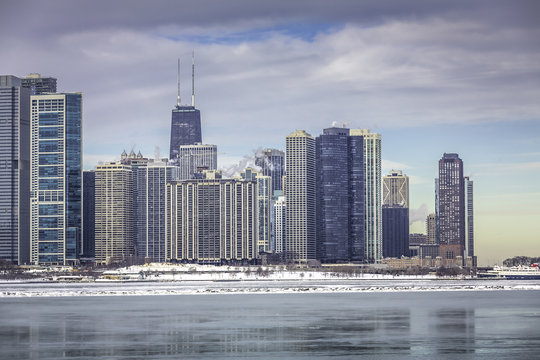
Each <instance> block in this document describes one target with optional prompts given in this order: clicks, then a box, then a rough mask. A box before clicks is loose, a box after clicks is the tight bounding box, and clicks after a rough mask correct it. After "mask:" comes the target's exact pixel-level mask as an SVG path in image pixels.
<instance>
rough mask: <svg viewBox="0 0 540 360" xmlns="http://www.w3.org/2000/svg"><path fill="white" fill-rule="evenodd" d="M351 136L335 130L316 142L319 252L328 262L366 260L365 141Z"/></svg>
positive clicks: (348, 132)
mask: <svg viewBox="0 0 540 360" xmlns="http://www.w3.org/2000/svg"><path fill="white" fill-rule="evenodd" d="M349 134H350V130H349V129H346V128H337V127H334V128H329V129H324V130H323V134H322V135H320V136H319V137H317V140H316V160H317V250H318V251H317V252H318V258H319V259H320V260H321V261H324V262H335V261H349V260H363V259H364V249H365V246H364V245H365V244H364V241H365V233H364V223H365V220H364V214H365V211H364V210H365V208H364V207H365V202H364V198H365V188H364V184H365V182H364V161H363V160H364V148H363V137H362V136H350V135H349Z"/></svg>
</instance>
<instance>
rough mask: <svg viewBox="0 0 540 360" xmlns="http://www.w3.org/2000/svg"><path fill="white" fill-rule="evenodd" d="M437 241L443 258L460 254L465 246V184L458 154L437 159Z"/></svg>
mask: <svg viewBox="0 0 540 360" xmlns="http://www.w3.org/2000/svg"><path fill="white" fill-rule="evenodd" d="M438 190H439V196H438V206H439V211H438V216H439V221H438V224H439V243H440V245H441V256H442V257H443V258H446V259H450V258H454V257H456V256H463V250H464V249H465V184H464V179H463V162H462V161H461V159H460V158H459V156H458V154H446V153H445V154H444V155H443V157H442V159H441V160H439V186H438Z"/></svg>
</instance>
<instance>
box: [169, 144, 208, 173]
mask: <svg viewBox="0 0 540 360" xmlns="http://www.w3.org/2000/svg"><path fill="white" fill-rule="evenodd" d="M176 164H178V167H179V168H180V170H179V171H180V173H179V175H178V176H179V179H181V180H187V179H193V178H194V177H195V174H196V173H198V172H199V173H200V172H201V171H202V170H203V169H204V170H216V169H217V146H216V145H209V144H200V143H198V144H193V145H181V146H180V148H179V151H178V158H177V161H176Z"/></svg>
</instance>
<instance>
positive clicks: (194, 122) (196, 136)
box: [169, 60, 202, 163]
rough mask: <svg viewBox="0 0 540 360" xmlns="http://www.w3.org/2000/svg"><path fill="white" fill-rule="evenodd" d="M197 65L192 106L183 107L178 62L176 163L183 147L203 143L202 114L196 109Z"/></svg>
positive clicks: (173, 130)
mask: <svg viewBox="0 0 540 360" xmlns="http://www.w3.org/2000/svg"><path fill="white" fill-rule="evenodd" d="M194 79H195V63H194V62H193V64H192V74H191V81H192V82H191V90H192V91H191V106H189V105H181V99H180V60H178V96H177V102H176V107H175V108H174V109H173V110H172V119H171V144H170V157H169V158H170V159H171V161H172V162H174V163H176V162H177V161H178V160H177V158H178V155H179V151H180V146H182V145H194V144H197V143H202V132H201V112H200V110H199V109H196V108H195V80H194Z"/></svg>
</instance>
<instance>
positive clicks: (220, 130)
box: [0, 1, 540, 264]
mask: <svg viewBox="0 0 540 360" xmlns="http://www.w3.org/2000/svg"><path fill="white" fill-rule="evenodd" d="M233 3H235V4H237V7H231V8H237V9H238V8H239V9H242V11H236V13H234V14H233V11H232V10H230V9H227V7H226V6H225V5H218V6H216V10H215V12H211V13H210V14H205V18H202V16H199V17H197V16H194V15H193V14H196V13H197V11H196V10H197V5H193V6H192V10H193V13H192V12H191V11H189V10H188V11H186V14H187V15H182V14H178V13H177V12H175V15H174V16H175V17H171V16H170V15H168V13H173V12H170V11H166V10H165V7H162V8H159V6H157V7H156V8H155V9H154V8H152V9H151V10H152V11H149V9H148V8H147V7H149V6H151V5H144V6H143V5H141V10H140V11H141V13H143V11H146V14H147V16H146V17H145V20H140V14H141V13H134V14H135V15H138V17H131V16H129V15H127V16H126V17H125V18H118V17H116V16H115V15H114V11H111V15H110V17H105V18H103V17H100V16H98V15H97V14H98V13H100V10H101V9H102V6H103V4H100V3H99V2H98V3H96V4H79V5H74V4H73V5H70V6H68V8H67V9H64V11H65V12H66V11H67V12H68V13H70V14H72V15H73V20H72V19H71V18H70V19H65V17H64V16H62V20H61V21H60V20H59V18H56V21H55V19H54V17H55V16H57V15H56V12H55V9H58V8H59V6H60V5H62V6H64V5H65V3H63V2H54V1H53V2H48V3H47V4H31V3H29V2H20V3H19V2H18V3H13V4H9V5H6V6H4V8H5V10H6V13H7V14H8V15H10V16H7V18H6V21H5V22H3V23H2V25H0V26H1V28H2V30H4V31H2V34H4V35H0V39H1V40H2V43H5V44H6V46H8V47H11V46H13V48H15V49H17V51H13V52H8V53H6V54H3V63H2V73H3V74H13V75H16V76H18V77H24V76H26V75H28V74H30V73H34V72H38V73H41V74H42V75H43V76H50V77H54V78H56V79H58V91H60V92H74V91H77V92H78V91H81V92H83V93H84V99H85V107H84V115H83V116H84V119H85V121H84V125H83V126H84V129H83V134H84V154H85V159H84V167H85V169H92V168H94V167H95V165H96V164H97V163H98V161H103V162H105V161H113V160H117V159H118V154H119V153H120V152H121V151H122V149H124V148H128V149H129V147H136V148H137V149H139V148H140V149H141V150H142V152H143V153H144V154H145V155H146V156H148V155H149V154H151V153H153V151H154V147H155V146H159V147H161V153H162V154H167V153H168V151H167V150H168V149H167V144H168V143H169V138H168V137H169V134H170V121H171V113H170V111H171V109H172V108H173V107H174V105H175V103H176V99H175V98H176V86H177V84H176V61H177V60H176V59H177V58H178V57H181V59H185V60H183V63H182V65H184V68H183V69H182V74H189V68H188V67H187V65H186V64H189V65H190V66H191V64H190V61H189V59H190V57H191V53H192V50H193V49H195V52H196V62H197V69H198V70H197V75H196V76H197V89H198V91H197V93H198V100H197V103H198V104H197V108H198V109H201V112H202V115H201V119H202V128H203V132H204V134H205V138H204V142H205V143H210V144H216V145H218V147H219V150H220V152H221V153H220V154H219V162H220V166H221V167H227V166H229V165H232V164H235V163H236V162H237V161H239V160H241V159H242V158H243V156H244V155H246V154H247V155H250V156H251V155H252V154H253V151H252V150H253V149H257V148H276V149H281V150H284V148H285V146H284V145H285V136H286V135H287V134H289V133H290V132H292V131H294V130H295V129H305V130H306V131H307V132H309V133H311V134H312V135H313V136H318V135H319V134H320V133H321V131H322V129H324V128H327V127H329V126H330V125H331V123H332V122H334V121H335V122H337V123H347V125H348V127H349V128H369V129H371V130H372V131H373V132H376V133H380V134H381V135H382V142H383V145H382V157H383V170H382V171H383V173H386V172H387V171H389V170H391V169H399V170H403V171H404V172H406V173H407V174H408V175H409V176H410V210H411V214H410V216H411V221H414V222H413V224H412V226H411V232H425V225H424V221H425V218H426V216H427V214H428V213H431V212H434V195H433V193H434V186H433V178H434V177H436V175H437V161H438V159H439V158H440V156H441V155H442V154H443V153H445V152H447V153H458V154H459V155H460V157H461V158H462V159H463V160H464V162H465V166H464V175H465V176H470V178H471V180H473V181H474V182H475V227H476V228H475V252H476V253H477V254H478V256H479V264H488V263H491V264H492V263H494V262H496V261H499V262H500V261H502V259H503V258H505V257H509V256H513V255H531V256H534V255H535V254H534V251H535V250H536V249H537V246H538V245H537V244H538V234H539V233H540V228H539V226H540V225H538V223H537V221H535V220H536V219H537V218H538V216H539V215H540V210H539V208H538V206H537V203H538V200H539V199H540V193H539V192H538V190H537V185H536V184H535V182H534V179H536V178H537V176H538V174H539V173H540V162H539V161H538V158H539V157H540V153H539V152H538V146H539V144H540V137H539V136H538V134H539V133H540V123H539V121H538V119H539V118H540V105H539V104H538V102H537V100H536V99H538V97H539V95H540V94H539V87H538V85H537V84H535V83H534V81H532V80H531V79H534V78H535V77H537V74H538V72H539V71H540V65H539V64H538V62H537V57H538V54H539V43H538V40H537V39H538V38H539V37H538V34H539V28H538V23H537V22H535V21H533V20H534V19H535V18H534V17H533V15H534V14H536V15H537V14H538V5H536V4H535V3H533V2H527V1H520V2H514V3H512V4H508V3H502V2H497V1H495V2H489V3H486V2H482V1H480V2H476V3H475V4H469V3H467V2H454V3H452V4H430V5H426V4H425V3H424V2H414V1H413V2H411V3H408V4H407V5H406V6H405V5H400V4H398V3H392V4H393V6H384V7H383V6H382V5H380V6H379V5H375V4H374V3H364V4H361V5H358V4H356V5H355V6H353V5H350V4H349V5H348V4H346V3H344V2H339V1H338V2H336V3H335V4H333V5H332V7H330V6H329V5H325V3H323V2H320V3H319V2H316V3H317V4H318V5H319V6H318V7H317V6H311V7H309V9H306V7H307V6H308V5H306V4H307V3H303V2H298V3H297V4H296V5H289V6H287V5H284V3H278V4H276V6H275V10H272V9H265V10H266V12H265V11H263V10H262V9H258V8H256V7H254V6H250V5H249V4H247V3H244V2H233ZM312 3H313V2H312ZM312 3H310V4H312ZM162 4H164V3H162ZM414 4H417V5H418V6H416V7H415V6H414ZM420 5H422V6H420ZM29 6H32V8H33V9H32V11H29V10H28V9H27V7H29ZM108 6H109V7H110V6H112V7H113V8H115V7H116V6H118V7H120V6H123V5H122V4H121V2H119V3H118V4H113V5H108ZM81 7H82V8H83V9H81ZM485 7H489V9H490V11H489V12H485V11H484V10H485ZM409 8H410V9H413V10H409ZM76 10H78V11H76ZM83 10H84V11H83ZM305 10H307V11H305ZM58 13H60V12H58ZM43 14H48V15H50V16H51V17H52V19H51V21H48V22H47V24H45V23H44V22H42V21H31V19H32V18H33V17H35V16H42V15H43ZM79 14H80V15H79ZM83 14H84V16H85V18H84V19H81V18H80V16H81V15H83ZM218 14H219V15H218ZM20 16H24V17H25V18H27V19H28V20H29V21H28V27H27V28H25V29H21V31H20V32H14V31H12V30H11V31H10V30H9V29H10V28H14V27H13V23H12V21H15V20H16V19H17V18H18V17H20ZM70 21H73V22H70ZM45 37H47V41H44V40H43V39H45ZM42 42H43V43H42ZM30 54H32V55H33V54H38V55H39V56H37V57H33V56H32V55H30ZM262 55H264V56H262ZM36 58H38V59H39V60H36ZM72 64H73V65H75V66H73V65H72ZM81 69H84V71H81ZM186 83H188V82H187V81H184V82H183V84H186ZM190 90H191V89H190V88H189V86H183V87H182V94H183V96H182V97H183V98H184V99H187V98H188V94H189V91H190Z"/></svg>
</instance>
